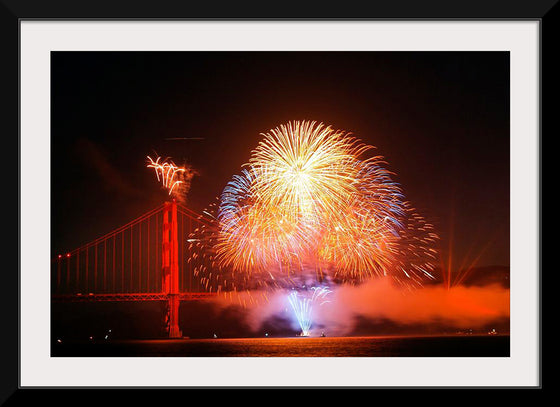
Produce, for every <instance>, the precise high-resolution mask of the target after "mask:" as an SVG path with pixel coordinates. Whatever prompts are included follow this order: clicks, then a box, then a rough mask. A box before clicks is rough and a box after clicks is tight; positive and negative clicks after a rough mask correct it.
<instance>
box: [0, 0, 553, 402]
mask: <svg viewBox="0 0 560 407" xmlns="http://www.w3.org/2000/svg"><path fill="white" fill-rule="evenodd" d="M6 3H9V2H6ZM411 3H412V2H411ZM411 6H412V5H411ZM494 6H496V5H495V4H493V5H487V4H485V7H482V6H478V5H477V6H476V7H475V6H474V5H473V6H472V7H471V6H469V7H468V8H469V9H468V10H466V9H463V10H461V11H457V10H451V9H449V10H441V9H436V8H435V6H434V8H433V10H432V11H431V12H430V11H428V9H429V8H430V7H428V8H426V9H425V10H422V11H418V12H412V11H407V10H406V9H404V11H403V10H394V9H392V7H391V6H390V5H385V6H383V7H382V6H379V8H377V6H376V7H372V9H371V10H369V11H364V13H363V15H352V16H347V17H346V16H345V17H344V18H336V17H335V16H334V15H330V14H329V15H315V16H307V15H303V16H290V18H274V17H275V16H268V15H263V16H259V18H246V15H240V13H241V11H240V10H238V11H237V12H231V13H229V15H223V13H219V15H217V16H215V17H212V18H208V13H207V10H205V9H203V7H202V6H200V8H199V10H198V11H193V10H189V11H186V9H181V7H179V6H178V7H179V8H177V9H175V10H173V11H169V10H161V11H160V12H159V13H156V15H157V17H156V18H154V17H153V16H154V15H153V14H152V13H151V14H152V16H149V15H148V12H147V11H141V12H140V11H133V12H131V13H132V14H129V15H124V13H123V12H122V11H120V10H119V9H118V6H111V7H113V8H111V7H101V8H99V9H97V10H95V11H94V10H91V9H90V10H86V9H84V10H83V11H80V12H78V11H75V10H68V9H62V8H61V9H58V10H56V9H55V8H53V9H52V10H49V11H48V12H46V11H39V9H38V8H37V7H36V6H31V5H27V4H26V2H24V4H23V5H18V6H16V5H12V4H6V9H7V10H8V12H7V13H6V16H7V21H8V24H6V25H5V27H6V31H8V32H10V33H11V37H10V38H11V39H12V40H13V41H17V42H14V43H6V49H5V54H6V55H11V59H12V60H13V61H12V62H13V63H12V65H13V66H14V69H13V75H12V77H11V79H10V81H11V82H12V83H11V84H10V85H11V86H10V87H7V88H6V89H8V90H12V91H13V92H12V93H10V92H9V91H8V92H6V96H7V97H8V98H9V99H10V100H11V105H12V109H13V111H14V112H15V113H14V114H13V118H14V119H13V120H12V121H13V123H12V129H13V131H14V133H13V134H14V135H15V132H18V151H19V172H18V174H19V238H20V240H19V274H16V273H13V274H10V276H8V278H9V279H11V280H10V281H12V282H13V283H14V284H13V285H15V284H17V285H18V287H19V292H18V295H17V296H14V298H12V299H11V300H8V299H3V301H11V302H9V303H8V302H7V303H6V306H5V307H4V309H5V310H8V309H10V310H12V312H11V314H10V315H9V316H8V315H7V316H6V318H7V320H8V321H12V320H13V324H12V325H10V327H13V329H12V330H13V332H18V335H17V336H13V337H10V338H9V339H8V340H9V343H8V344H6V345H5V346H4V347H3V348H4V350H5V353H7V354H8V357H9V360H11V361H12V362H13V363H11V364H6V365H5V366H4V368H3V371H4V372H3V373H5V374H6V375H7V379H6V380H5V381H3V383H4V384H3V386H5V389H4V388H2V390H3V393H2V395H1V397H2V398H0V400H4V399H6V400H14V399H15V398H17V397H24V395H25V394H26V393H28V392H33V391H36V389H43V388H49V389H50V388H58V389H69V388H95V389H98V388H103V389H106V388H133V389H138V388H189V389H195V388H310V389H311V388H317V389H323V388H344V389H354V388H379V389H381V388H383V389H412V388H469V389H472V388H534V389H542V350H541V349H542V338H541V335H542V319H541V303H542V301H541V298H542V283H541V249H540V234H541V227H540V213H541V210H540V205H541V203H540V196H541V184H540V179H541V178H540V177H541V170H540V168H541V134H542V124H541V123H542V112H543V110H542V109H543V107H545V106H546V105H545V104H543V103H542V96H543V95H544V93H542V92H541V88H542V82H541V77H543V69H544V68H545V67H547V68H546V69H548V70H549V71H548V72H553V71H552V69H553V68H551V66H552V65H547V64H548V63H549V62H548V61H547V63H546V64H543V55H545V53H543V51H542V46H543V45H544V44H545V43H546V39H548V38H553V34H552V33H553V32H554V33H555V32H556V26H555V20H553V18H552V17H553V16H554V13H555V11H556V9H557V7H556V6H555V2H553V1H550V2H544V1H543V2H536V4H534V5H533V6H531V7H529V6H527V5H523V6H521V5H519V6H518V7H517V8H516V7H513V6H512V5H511V3H508V5H504V7H503V8H500V9H499V10H498V9H492V7H494ZM20 7H21V8H20ZM26 7H28V8H26ZM393 7H394V6H393ZM374 8H375V9H376V10H374ZM131 10H132V9H131ZM223 10H224V12H225V10H227V9H223ZM410 10H412V8H411V9H410ZM161 13H163V14H161ZM168 13H172V15H170V14H168ZM395 13H397V14H399V15H400V16H399V15H397V17H395ZM400 13H402V14H400ZM410 13H412V14H414V15H411V14H410ZM332 14H334V13H332ZM160 16H161V17H160ZM433 16H438V17H437V18H434V17H433ZM549 16H550V17H551V18H550V19H549V18H548V17H549ZM543 17H544V18H543ZM543 38H544V39H545V40H543ZM550 41H552V40H550ZM10 47H11V48H10ZM16 59H17V61H18V62H17V64H15V61H16ZM15 65H17V67H15ZM16 68H17V69H16ZM16 74H17V77H16ZM551 76H553V75H549V76H547V81H548V80H549V79H548V78H549V77H551ZM550 80H551V82H552V80H554V79H553V78H552V79H550ZM16 83H17V84H18V85H17V86H16ZM16 97H17V100H18V101H19V103H18V105H17V112H16V108H15V104H14V101H15V100H16ZM16 117H17V118H18V120H17V121H16V120H15V118H16ZM16 122H17V125H16ZM16 304H17V306H16ZM16 308H17V309H18V310H19V312H18V315H17V318H16V315H15V312H14V311H13V310H15V309H16ZM5 313H7V312H5ZM16 339H17V341H16ZM16 350H17V352H16ZM16 355H17V358H16ZM263 372H266V374H263ZM341 372H344V374H341ZM16 390H17V391H16ZM14 392H15V393H14ZM4 393H5V396H4Z"/></svg>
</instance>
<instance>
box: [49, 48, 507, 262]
mask: <svg viewBox="0 0 560 407" xmlns="http://www.w3.org/2000/svg"><path fill="white" fill-rule="evenodd" d="M51 61H52V65H51V67H52V71H51V75H52V82H51V84H52V87H51V92H52V106H51V108H52V110H51V111H52V113H51V114H52V116H51V117H52V123H51V125H52V132H51V160H52V163H51V193H52V195H51V210H52V219H51V226H52V242H51V243H52V253H53V257H54V256H56V254H58V253H64V252H67V251H70V250H73V249H75V248H77V247H78V246H81V245H82V244H84V243H87V242H89V241H91V240H93V239H95V238H97V237H99V236H101V235H103V234H105V233H107V232H109V231H111V230H113V229H115V228H116V227H118V226H121V225H123V224H125V223H127V222H128V221H130V220H132V219H134V218H136V217H137V216H139V215H141V214H143V213H144V212H146V211H148V210H150V209H152V208H154V207H156V206H158V205H159V204H160V203H161V202H163V201H164V200H165V199H166V197H167V193H166V192H165V191H163V190H162V189H161V188H160V184H158V183H157V181H156V179H155V177H154V173H153V170H151V169H148V168H146V167H145V165H146V156H147V155H151V156H154V155H155V154H156V153H157V154H159V155H161V156H164V157H170V158H171V159H172V160H173V161H174V162H175V163H176V164H184V163H187V164H189V165H191V166H192V167H194V169H195V170H196V171H197V172H198V175H197V176H195V178H194V180H193V182H192V187H191V190H190V192H189V195H188V196H187V206H189V207H190V208H192V209H193V210H195V211H197V212H200V211H201V210H202V209H204V208H205V207H206V206H207V205H208V204H210V203H212V202H214V201H215V199H216V197H217V196H219V195H220V193H221V191H222V190H223V188H224V186H225V185H226V183H227V182H228V181H229V180H230V179H231V177H232V175H234V174H237V173H239V171H240V167H241V165H242V164H243V163H245V162H247V161H248V159H249V158H250V155H251V150H252V149H253V148H255V147H256V146H257V144H258V142H259V140H260V139H261V137H262V136H261V135H260V134H259V133H261V132H267V131H268V130H269V129H271V128H275V127H277V126H278V125H280V124H283V123H285V122H287V121H289V120H315V121H318V122H323V123H325V124H330V125H332V126H333V127H334V128H338V129H344V130H347V131H350V132H352V133H353V135H354V136H356V137H358V138H360V139H362V140H363V141H364V142H366V143H368V144H371V145H374V146H376V147H377V151H376V153H377V154H380V155H383V156H384V157H385V159H386V160H387V162H388V164H389V165H388V168H389V169H390V170H391V171H393V172H395V173H396V176H395V179H396V181H397V182H399V183H400V184H401V186H402V188H403V190H404V192H405V195H406V197H407V199H408V200H409V201H411V202H412V204H413V205H414V206H415V207H416V208H417V209H418V210H419V212H420V213H421V214H422V215H423V216H424V217H426V218H427V219H428V220H429V221H431V222H432V223H433V224H434V225H435V228H436V232H437V233H438V234H439V235H440V236H441V250H442V255H443V257H444V258H447V256H448V252H447V250H448V247H449V246H450V244H451V243H452V247H453V253H452V258H453V262H454V263H455V264H458V263H461V262H462V261H463V260H464V259H465V258H471V259H473V258H475V257H476V256H478V255H479V254H481V252H482V254H481V256H480V258H479V260H478V263H477V265H478V266H490V265H503V266H509V214H510V212H509V54H508V53H507V52H169V53H165V52H53V53H52V54H51ZM184 137H193V138H203V139H202V140H173V141H172V140H165V139H166V138H184ZM450 237H452V239H450Z"/></svg>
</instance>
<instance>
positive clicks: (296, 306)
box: [288, 287, 331, 336]
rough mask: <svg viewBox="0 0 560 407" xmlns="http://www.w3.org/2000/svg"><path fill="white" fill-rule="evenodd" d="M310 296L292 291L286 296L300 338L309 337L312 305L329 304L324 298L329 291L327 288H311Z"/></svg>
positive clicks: (311, 322)
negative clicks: (298, 329) (294, 317)
mask: <svg viewBox="0 0 560 407" xmlns="http://www.w3.org/2000/svg"><path fill="white" fill-rule="evenodd" d="M311 292H312V294H311V296H309V295H308V294H307V293H303V294H302V293H301V292H298V291H296V290H293V291H292V292H291V293H290V294H289V295H288V301H289V302H290V305H291V307H292V310H293V311H294V315H295V316H296V319H297V322H298V324H299V327H300V328H301V335H302V336H309V335H310V333H311V326H312V324H313V319H312V318H313V304H314V303H319V305H323V304H325V303H327V302H329V301H328V300H327V299H326V297H327V296H328V294H330V293H331V291H330V290H329V289H328V288H327V287H311Z"/></svg>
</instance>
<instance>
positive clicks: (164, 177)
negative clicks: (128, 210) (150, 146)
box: [147, 156, 195, 195]
mask: <svg viewBox="0 0 560 407" xmlns="http://www.w3.org/2000/svg"><path fill="white" fill-rule="evenodd" d="M147 158H148V160H149V163H148V164H147V167H148V168H153V169H154V171H155V173H156V177H157V180H158V181H159V182H161V184H162V185H163V187H164V188H166V189H167V191H168V193H169V195H172V194H173V193H174V191H175V194H177V192H178V191H177V190H178V189H179V188H180V187H183V189H188V187H189V186H190V180H191V178H192V177H193V175H194V174H195V172H194V171H193V170H192V169H190V168H188V167H178V166H176V165H175V163H173V162H172V161H169V162H168V161H167V160H163V161H162V162H160V160H161V157H158V158H157V159H156V160H155V161H154V160H153V159H152V158H151V157H150V156H147ZM185 192H187V191H185Z"/></svg>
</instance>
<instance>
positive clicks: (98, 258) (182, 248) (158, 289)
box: [51, 200, 216, 338]
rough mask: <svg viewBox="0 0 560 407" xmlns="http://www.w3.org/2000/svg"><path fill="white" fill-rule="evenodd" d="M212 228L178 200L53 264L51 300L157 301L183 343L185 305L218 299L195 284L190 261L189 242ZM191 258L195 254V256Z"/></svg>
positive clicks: (167, 326) (169, 330)
mask: <svg viewBox="0 0 560 407" xmlns="http://www.w3.org/2000/svg"><path fill="white" fill-rule="evenodd" d="M204 225H209V221H208V219H206V218H204V217H202V216H201V215H198V214H197V213H195V212H193V211H191V210H190V209H188V208H186V207H185V206H183V205H180V204H178V203H177V202H176V201H175V200H173V201H170V202H165V203H164V204H162V205H160V206H158V207H157V208H155V209H152V210H151V211H148V212H146V213H145V214H143V215H141V216H139V217H138V218H136V219H135V220H133V221H131V222H129V223H127V224H126V225H124V226H121V227H119V228H117V229H115V230H113V231H112V232H110V233H108V234H106V235H104V236H102V237H100V238H98V239H95V240H94V241H92V242H90V243H88V244H85V245H83V246H81V247H79V248H78V249H75V250H73V251H71V252H69V253H66V254H64V255H62V254H59V255H57V256H56V257H55V258H54V259H53V262H52V268H51V287H52V299H53V301H57V302H96V301H113V302H117V301H118V302H122V301H159V302H162V303H163V304H164V315H163V330H164V334H165V336H167V337H169V338H181V337H182V331H181V329H180V326H179V306H180V303H181V301H196V300H201V299H206V298H209V297H212V296H215V295H216V294H215V293H212V292H208V291H207V290H205V289H204V287H203V285H202V284H201V283H200V281H197V279H195V278H193V277H194V275H195V270H193V267H192V265H191V264H190V263H189V262H188V261H187V260H186V258H185V257H186V256H187V250H186V248H187V246H192V245H191V244H190V243H189V239H187V237H188V236H189V235H190V234H191V233H192V232H193V231H196V230H197V229H198V228H200V227H203V226H204ZM191 254H192V251H191Z"/></svg>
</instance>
